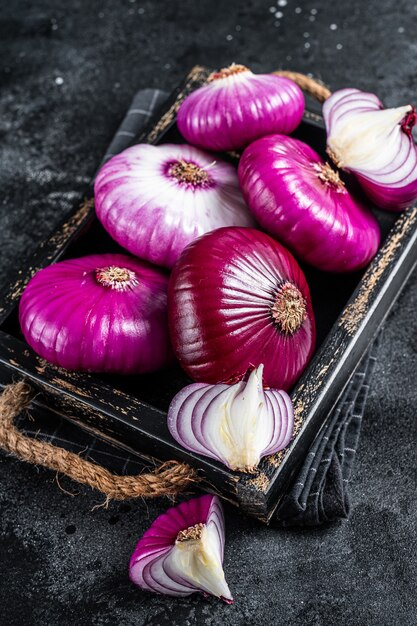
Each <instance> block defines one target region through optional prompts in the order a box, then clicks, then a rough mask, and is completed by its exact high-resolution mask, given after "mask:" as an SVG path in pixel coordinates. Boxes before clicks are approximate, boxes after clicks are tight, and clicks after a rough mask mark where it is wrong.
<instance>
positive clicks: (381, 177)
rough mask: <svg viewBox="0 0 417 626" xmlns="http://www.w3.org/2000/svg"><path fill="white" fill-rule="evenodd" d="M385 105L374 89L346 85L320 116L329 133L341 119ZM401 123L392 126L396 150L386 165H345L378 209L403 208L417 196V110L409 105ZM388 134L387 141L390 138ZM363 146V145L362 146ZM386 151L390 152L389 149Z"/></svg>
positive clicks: (329, 101) (376, 110)
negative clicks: (416, 136)
mask: <svg viewBox="0 0 417 626" xmlns="http://www.w3.org/2000/svg"><path fill="white" fill-rule="evenodd" d="M384 109H385V107H384V105H383V104H382V102H381V101H380V100H379V98H378V97H377V96H376V95H375V94H373V93H366V92H363V91H360V90H359V89H353V88H346V89H340V90H339V91H336V92H334V93H333V94H332V95H331V96H330V98H328V100H326V102H325V103H324V105H323V118H324V121H325V124H326V130H327V134H328V137H331V135H332V134H333V131H334V127H335V126H337V125H338V124H339V123H340V122H343V121H346V120H348V119H349V117H350V118H352V123H353V124H354V123H355V120H354V117H355V115H357V116H358V119H359V120H360V116H361V114H363V113H365V114H366V113H370V112H378V111H383V110H384ZM410 109H411V110H410V112H409V114H408V115H405V118H404V119H403V121H402V123H401V124H398V125H397V127H393V128H392V132H397V140H398V145H397V150H398V152H397V153H394V154H393V155H392V158H388V160H387V161H388V162H387V164H386V165H385V167H383V168H381V169H379V168H378V167H376V165H375V164H374V163H370V164H369V166H368V168H363V169H357V168H355V167H345V166H343V165H342V167H344V169H346V171H349V172H351V173H352V174H353V175H354V176H355V177H356V178H357V180H358V183H359V184H360V186H361V187H362V189H363V191H364V193H365V194H366V195H367V197H368V198H369V199H370V200H371V201H372V202H373V203H374V204H375V205H376V206H377V207H379V208H380V209H385V210H387V211H394V212H397V211H403V210H404V209H406V208H408V207H409V206H411V205H412V204H413V203H415V201H416V199H417V146H416V144H415V143H414V139H413V135H412V132H411V129H412V127H413V126H414V125H415V123H416V119H417V116H416V111H415V108H414V107H411V106H410ZM392 132H391V133H390V135H391V137H390V136H388V135H387V137H386V139H387V141H388V140H389V139H391V138H392ZM365 148H366V146H365ZM388 154H389V153H388Z"/></svg>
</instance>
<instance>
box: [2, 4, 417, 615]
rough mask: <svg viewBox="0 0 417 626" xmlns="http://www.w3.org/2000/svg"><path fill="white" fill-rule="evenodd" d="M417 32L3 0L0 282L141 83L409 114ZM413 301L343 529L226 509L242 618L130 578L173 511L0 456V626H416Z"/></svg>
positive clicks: (157, 7) (380, 369)
mask: <svg viewBox="0 0 417 626" xmlns="http://www.w3.org/2000/svg"><path fill="white" fill-rule="evenodd" d="M283 2H284V3H285V0H281V2H279V3H278V4H282V3H283ZM272 5H273V6H274V7H275V8H274V12H272V11H271V9H270V7H271V6H272ZM299 9H301V11H300V10H299ZM276 12H278V13H277V15H275V13H276ZM279 12H281V13H282V16H280V13H279ZM332 25H333V26H332ZM334 25H335V26H334ZM416 29H417V4H414V2H413V1H408V2H406V1H404V0H399V1H396V2H390V1H389V0H371V1H369V0H368V1H367V2H364V1H363V0H350V2H342V1H337V2H333V3H330V2H326V0H312V1H310V2H301V0H288V2H287V4H286V6H283V7H281V6H277V5H276V4H275V3H273V2H272V1H271V0H257V1H252V2H251V1H245V2H244V1H240V2H239V1H238V0H227V1H226V0H222V1H221V2H220V1H218V0H210V1H207V2H206V1H202V2H199V1H191V0H189V1H179V0H171V1H169V2H168V1H164V2H162V1H160V2H156V1H155V2H143V1H141V0H133V1H132V0H117V1H115V0H105V1H103V0H100V1H99V0H96V1H87V0H66V2H57V1H56V0H43V1H39V0H38V1H37V2H34V1H33V0H32V1H30V2H24V1H21V2H9V3H6V1H5V0H3V2H2V3H1V9H0V59H1V68H0V71H1V85H2V89H1V96H0V132H1V143H0V149H1V171H0V189H1V196H0V202H1V214H0V267H1V271H2V275H1V281H0V282H1V283H4V282H5V281H6V280H7V275H8V271H9V270H10V269H11V268H12V267H14V266H15V265H16V264H17V263H18V262H19V261H20V260H22V259H23V258H25V257H26V256H27V255H30V254H31V253H32V252H33V250H34V249H35V247H36V245H37V244H38V243H39V242H40V241H41V240H42V238H43V237H45V235H46V234H47V233H49V232H50V231H51V229H52V228H53V227H54V226H55V225H56V224H57V223H58V222H59V220H60V219H61V218H62V216H63V215H64V214H65V212H66V211H67V210H68V209H70V207H71V206H72V203H73V202H75V201H78V200H79V199H80V194H81V190H82V189H83V187H84V186H85V183H86V182H87V181H88V180H89V178H90V176H91V175H92V174H93V172H94V169H95V167H96V165H97V163H98V161H99V160H100V158H101V156H102V155H103V152H104V150H105V148H106V146H107V144H108V143H109V140H110V139H111V137H112V134H113V133H114V131H115V129H116V128H117V126H118V124H119V122H120V120H121V118H122V117H123V114H124V112H125V111H126V108H127V107H128V105H129V102H130V99H131V97H132V95H133V94H134V92H135V91H136V90H138V89H139V88H141V87H148V86H150V87H154V86H155V87H156V86H158V87H163V88H168V89H170V88H172V87H173V86H175V84H176V83H177V82H178V81H179V79H180V78H182V77H183V75H184V74H185V73H186V72H187V71H188V70H189V69H190V67H191V66H192V65H193V64H195V63H205V64H207V65H211V66H223V65H225V64H228V63H230V62H231V61H236V62H240V63H246V64H248V65H250V66H251V68H252V69H254V70H255V71H261V70H263V71H268V70H272V69H274V68H278V67H283V68H289V69H295V70H299V71H302V72H313V73H314V74H315V75H317V76H320V77H322V78H323V79H324V80H325V81H326V82H327V83H328V84H329V85H330V86H331V88H333V89H336V88H339V87H343V86H356V87H359V88H362V89H369V90H372V91H376V92H377V93H378V95H379V96H380V97H382V98H383V99H384V101H385V102H386V103H387V104H390V105H394V104H397V105H400V104H405V103H408V102H409V101H410V100H411V101H412V100H413V99H414V100H415V99H416V98H415V96H416V87H417V74H416V72H415V59H416V52H417V45H416V43H415V32H416ZM416 303H417V274H414V276H413V277H412V279H411V280H410V282H409V284H408V286H407V288H406V289H405V291H404V292H403V294H402V295H401V297H400V299H399V301H398V303H397V304H396V306H395V308H394V310H393V313H392V314H391V316H390V318H389V321H388V323H387V324H386V331H385V340H384V346H383V347H382V349H381V352H380V359H379V363H378V366H377V370H376V373H375V376H374V379H373V383H372V387H371V394H370V400H369V404H368V409H367V412H366V416H365V419H364V425H363V434H362V440H361V445H360V449H359V455H358V459H357V465H356V471H355V477H354V481H353V484H352V493H353V505H354V511H353V515H352V518H351V519H350V521H348V522H344V523H340V524H337V525H334V526H332V527H329V528H322V529H320V530H311V531H297V532H296V531H278V530H272V529H267V528H265V527H261V526H259V525H258V524H257V523H255V522H253V521H250V520H247V519H243V518H242V517H239V516H238V515H236V513H235V512H234V511H232V510H229V509H227V510H226V516H227V531H228V533H227V545H226V557H225V570H226V575H227V578H228V581H229V583H230V587H231V589H232V591H233V593H234V595H235V605H234V606H231V607H228V606H225V605H223V604H221V603H219V602H216V601H215V600H204V599H202V598H201V597H198V596H195V597H192V598H189V599H183V600H175V601H172V600H170V599H167V598H162V597H158V596H149V595H145V594H142V593H141V592H140V591H138V590H137V589H135V588H133V586H132V585H131V584H130V583H129V581H128V578H127V563H128V559H129V556H130V553H131V552H132V550H133V548H134V545H135V542H136V540H137V539H138V538H139V536H140V535H141V533H142V532H143V531H144V530H145V529H146V528H147V526H148V525H149V524H150V522H151V520H153V518H154V517H155V516H156V515H157V514H158V513H159V512H161V511H162V509H163V508H164V507H165V506H166V502H162V501H161V502H152V503H149V504H145V503H138V502H135V503H130V504H129V505H127V504H122V505H120V504H112V505H111V506H110V507H109V509H108V510H104V509H98V510H95V511H92V507H93V506H94V505H95V504H97V503H98V502H100V497H98V496H97V494H95V493H92V492H91V491H89V490H87V489H82V488H78V487H77V486H74V484H71V483H70V482H69V481H65V480H62V481H61V484H62V485H63V486H64V487H65V488H66V489H67V490H70V491H73V492H78V493H79V495H78V496H77V497H70V496H68V495H66V494H65V493H63V492H62V491H60V490H59V489H58V488H57V485H56V483H55V481H54V476H53V475H52V474H51V473H49V472H47V471H44V470H38V469H35V468H33V467H28V466H26V465H23V464H20V463H18V462H16V461H14V460H12V459H10V458H6V457H5V456H4V455H0V475H1V483H0V530H1V545H0V616H1V617H0V621H1V622H2V623H4V624H13V625H14V624H19V625H20V624H25V625H26V624H37V625H48V626H53V625H55V624H60V626H64V625H66V624H68V625H69V624H94V625H98V624H112V625H116V624H117V625H119V624H123V625H130V624H132V625H142V624H148V625H150V624H152V625H158V626H159V625H161V626H164V625H171V624H173V625H175V624H178V625H191V624H207V625H211V624H224V625H225V626H226V625H233V626H237V625H248V626H249V625H254V624H288V625H291V626H292V625H294V624H301V625H304V624H306V625H315V626H329V625H333V624H337V625H338V626H342V625H343V626H345V625H355V626H362V625H363V626H374V625H375V626H377V625H378V626H384V625H387V626H391V625H394V624H395V625H400V626H405V625H408V624H410V625H411V624H413V625H415V624H416V592H417V585H416V579H417V558H416V547H417V489H416V487H417V477H416V465H417V464H416V461H417V459H416V456H417V455H416V435H417V425H416V424H417V421H416V416H415V412H416V411H415V407H416V400H417V389H416V371H417V339H416V329H417V322H416V313H415V309H416Z"/></svg>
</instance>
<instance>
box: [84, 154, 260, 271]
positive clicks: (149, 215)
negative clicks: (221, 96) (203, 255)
mask: <svg viewBox="0 0 417 626" xmlns="http://www.w3.org/2000/svg"><path fill="white" fill-rule="evenodd" d="M94 199H95V207H96V212H97V216H98V218H99V220H100V221H101V223H102V224H103V226H104V228H105V229H106V230H107V231H108V232H109V233H110V235H111V236H112V237H113V239H115V240H116V241H117V242H118V243H119V244H120V245H121V246H123V247H124V248H126V249H127V250H129V252H131V253H132V254H134V255H136V256H138V257H140V258H141V259H145V260H146V261H150V262H151V263H155V264H157V265H163V266H165V267H168V268H171V267H172V266H173V265H174V263H175V261H176V260H177V258H178V257H179V255H180V253H181V252H182V250H183V249H184V248H185V246H186V245H187V244H189V243H190V242H191V241H193V239H195V238H196V237H198V236H199V235H203V234H204V233H206V232H208V231H210V230H213V229H214V228H220V227H221V226H253V225H254V220H253V218H252V216H251V214H250V213H249V211H248V208H247V206H246V205H245V202H244V200H243V197H242V192H241V191H240V188H239V182H238V178H237V172H236V169H235V168H234V167H233V166H232V165H230V163H226V162H224V161H222V160H221V159H218V158H216V160H215V161H214V160H213V155H211V154H207V153H206V152H202V151H201V150H198V149H197V148H194V147H193V146H187V145H174V144H165V145H162V146H149V145H147V144H139V145H137V146H132V147H131V148H128V149H127V150H124V151H123V152H121V153H120V154H117V155H116V156H114V157H113V158H112V159H110V161H108V162H107V163H105V164H104V165H103V167H102V168H101V170H100V171H99V173H98V175H97V177H96V180H95V184H94Z"/></svg>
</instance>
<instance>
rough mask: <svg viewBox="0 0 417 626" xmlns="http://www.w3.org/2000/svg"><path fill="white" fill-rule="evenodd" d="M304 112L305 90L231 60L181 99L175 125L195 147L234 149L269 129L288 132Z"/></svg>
mask: <svg viewBox="0 0 417 626" xmlns="http://www.w3.org/2000/svg"><path fill="white" fill-rule="evenodd" d="M303 113H304V96H303V92H302V91H301V89H300V88H299V87H298V85H296V84H295V83H294V82H293V81H292V80H289V79H288V78H283V77H282V76H275V75H273V74H253V73H252V72H251V71H250V70H249V69H248V68H247V67H244V66H243V65H235V64H233V65H231V66H230V67H228V68H225V69H222V70H220V72H215V73H213V74H211V76H210V78H209V83H208V84H207V85H205V86H203V87H200V89H197V90H196V91H194V92H192V93H191V94H190V95H189V96H188V97H187V98H186V99H185V100H184V102H183V103H182V104H181V106H180V108H179V110H178V113H177V125H178V128H179V130H180V132H181V134H182V135H183V136H184V137H185V139H186V140H187V141H188V142H189V143H192V144H194V145H196V146H199V147H201V148H207V149H208V150H215V151H223V150H238V149H240V148H244V147H245V146H247V145H248V144H249V143H250V142H251V141H254V140H255V139H257V138H258V137H263V136H264V135H269V134H270V133H284V134H289V133H291V132H292V131H293V130H294V129H295V128H297V126H298V124H299V123H300V122H301V118H302V116H303Z"/></svg>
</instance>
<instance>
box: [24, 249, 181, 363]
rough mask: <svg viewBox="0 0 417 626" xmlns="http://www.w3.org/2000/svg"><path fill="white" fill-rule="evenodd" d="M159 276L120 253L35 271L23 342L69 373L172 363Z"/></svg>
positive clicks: (163, 278)
mask: <svg viewBox="0 0 417 626" xmlns="http://www.w3.org/2000/svg"><path fill="white" fill-rule="evenodd" d="M167 282H168V279H167V277H166V276H165V274H164V273H162V272H161V271H160V270H157V269H156V268H154V267H151V266H150V265H148V264H147V263H144V262H142V261H139V260H138V259H133V258H132V257H128V256H124V255H121V254H102V255H92V256H86V257H83V258H80V259H71V260H69V261H61V262H60V263H56V264H55V265H50V266H49V267H47V268H45V269H43V270H41V271H39V272H38V273H37V274H35V276H34V277H33V278H32V279H31V280H30V282H29V283H28V285H27V287H26V289H25V291H24V292H23V295H22V298H21V300H20V307H19V319H20V326H21V329H22V332H23V335H24V337H25V339H26V341H27V342H28V344H29V345H30V346H31V347H32V348H33V349H34V350H35V352H37V353H38V354H39V355H40V356H41V357H42V358H44V359H46V360H47V361H49V362H50V363H53V364H55V365H58V366H60V367H65V368H67V369H71V370H85V371H92V372H115V373H120V374H139V373H142V372H151V371H153V370H156V369H159V368H161V367H164V366H166V365H168V364H169V363H170V362H171V360H172V358H173V354H172V350H171V347H170V342H169V336H168V324H167Z"/></svg>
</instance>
